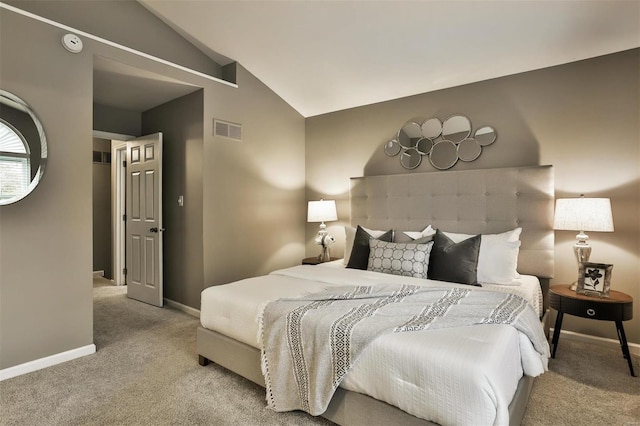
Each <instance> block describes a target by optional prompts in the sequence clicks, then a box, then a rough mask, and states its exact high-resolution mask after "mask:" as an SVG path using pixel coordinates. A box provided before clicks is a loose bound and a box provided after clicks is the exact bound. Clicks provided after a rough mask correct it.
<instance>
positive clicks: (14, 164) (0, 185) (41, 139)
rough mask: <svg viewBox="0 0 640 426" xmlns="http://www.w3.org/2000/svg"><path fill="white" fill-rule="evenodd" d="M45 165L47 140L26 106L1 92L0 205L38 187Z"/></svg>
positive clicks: (16, 200) (20, 100) (23, 102)
mask: <svg viewBox="0 0 640 426" xmlns="http://www.w3.org/2000/svg"><path fill="white" fill-rule="evenodd" d="M46 164H47V138H46V137H45V134H44V130H43V128H42V124H41V123H40V120H38V117H36V115H35V113H34V112H33V111H32V110H31V108H30V107H29V105H28V104H27V103H26V102H25V101H23V100H22V99H20V98H19V97H18V96H16V95H14V94H13V93H10V92H7V91H6V90H2V89H0V205H7V204H12V203H15V202H18V201H20V200H22V199H23V198H24V197H26V196H27V195H29V194H30V193H31V192H32V191H33V190H34V189H35V188H36V186H38V183H39V182H40V180H41V179H42V175H43V174H44V169H45V166H46Z"/></svg>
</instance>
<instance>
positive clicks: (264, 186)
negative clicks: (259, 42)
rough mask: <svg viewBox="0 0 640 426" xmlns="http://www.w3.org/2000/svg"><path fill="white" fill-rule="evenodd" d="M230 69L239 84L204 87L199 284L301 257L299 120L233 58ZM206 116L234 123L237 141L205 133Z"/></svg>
mask: <svg viewBox="0 0 640 426" xmlns="http://www.w3.org/2000/svg"><path fill="white" fill-rule="evenodd" d="M236 71H237V80H238V85H239V86H240V89H239V90H237V91H234V90H233V89H231V88H225V87H221V88H220V90H219V91H217V92H215V93H214V92H212V91H209V92H206V91H205V98H204V106H205V122H204V125H205V128H204V149H203V159H202V161H203V180H204V186H203V244H204V262H205V265H204V281H205V286H208V285H210V284H221V283H227V282H230V281H233V280H237V279H241V278H246V277H250V276H255V275H259V274H265V273H268V272H271V271H273V270H274V269H278V268H282V267H287V266H292V265H296V264H300V261H301V259H302V258H303V257H304V229H305V228H304V226H305V219H306V205H305V202H304V194H305V192H304V191H305V190H304V181H305V164H304V153H305V144H304V138H305V136H304V135H305V133H304V132H305V130H304V129H305V121H304V119H303V118H302V116H300V114H298V113H297V112H296V111H295V110H293V109H292V108H291V107H290V106H289V105H288V104H287V103H286V102H284V101H283V100H282V99H281V98H279V97H277V96H274V95H273V93H272V92H271V91H270V90H269V89H268V88H267V87H266V86H265V85H264V84H262V83H261V82H260V81H259V80H258V79H256V78H255V76H253V75H252V74H251V73H250V72H248V71H247V70H246V69H244V68H243V67H242V66H241V65H238V66H237V70H236ZM214 117H215V118H218V119H222V120H225V121H230V122H232V123H239V124H242V126H243V128H242V132H243V140H242V142H236V141H232V140H229V139H224V138H220V137H213V136H212V135H213V118H214Z"/></svg>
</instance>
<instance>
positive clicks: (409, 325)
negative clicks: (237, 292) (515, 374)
mask: <svg viewBox="0 0 640 426" xmlns="http://www.w3.org/2000/svg"><path fill="white" fill-rule="evenodd" d="M474 324H508V325H511V326H512V327H515V328H516V329H517V330H518V331H520V332H521V333H523V334H525V335H526V336H527V337H528V338H529V339H530V340H531V342H532V344H533V346H534V348H535V349H536V351H537V352H538V353H539V354H540V355H541V356H545V357H548V356H549V345H548V344H547V341H546V338H545V336H544V332H543V330H542V327H541V326H540V322H539V319H538V316H537V315H536V313H535V311H534V310H533V308H532V307H531V306H529V304H528V303H527V302H526V301H525V300H524V299H522V298H520V297H519V296H515V295H512V294H505V293H498V292H490V291H474V290H473V289H465V288H429V287H421V286H414V285H382V286H349V287H333V288H330V289H327V290H325V291H323V292H321V293H314V294H311V295H309V296H305V297H302V298H296V299H280V300H276V301H273V302H270V303H268V304H267V305H266V307H265V309H264V312H263V314H262V317H261V339H262V348H263V349H262V372H263V374H264V378H265V383H266V388H267V389H266V391H267V403H268V406H269V407H270V408H272V409H273V410H275V411H290V410H303V411H306V412H308V413H310V414H312V415H320V414H322V413H323V412H324V411H325V410H326V409H327V406H328V404H329V401H330V400H331V397H332V396H333V393H334V391H335V390H336V388H337V387H338V386H339V385H340V382H341V381H342V379H343V378H344V376H345V375H346V374H347V372H348V371H349V369H350V368H351V366H352V365H353V363H354V362H355V361H356V360H357V358H358V356H359V355H360V354H361V353H362V350H363V349H364V348H365V347H366V346H367V344H368V343H370V342H371V341H373V340H374V339H375V338H376V337H378V336H380V335H382V334H384V333H390V332H405V331H414V330H425V329H436V328H444V327H462V326H470V325H474Z"/></svg>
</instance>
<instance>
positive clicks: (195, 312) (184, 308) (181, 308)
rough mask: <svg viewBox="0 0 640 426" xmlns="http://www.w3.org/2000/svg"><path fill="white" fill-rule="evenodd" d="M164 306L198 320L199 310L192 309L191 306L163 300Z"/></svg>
mask: <svg viewBox="0 0 640 426" xmlns="http://www.w3.org/2000/svg"><path fill="white" fill-rule="evenodd" d="M164 303H165V305H167V306H168V307H170V308H173V309H175V310H178V311H182V312H184V313H185V314H188V315H191V316H192V317H196V318H200V310H199V309H195V308H192V307H191V306H187V305H183V304H182V303H178V302H176V301H174V300H171V299H164Z"/></svg>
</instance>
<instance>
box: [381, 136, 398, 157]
mask: <svg viewBox="0 0 640 426" xmlns="http://www.w3.org/2000/svg"><path fill="white" fill-rule="evenodd" d="M401 149H402V147H401V146H400V142H398V141H397V140H395V139H391V140H390V141H389V142H387V143H386V144H384V153H385V154H387V155H388V156H389V157H394V156H396V155H398V154H399V153H400V150H401Z"/></svg>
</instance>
